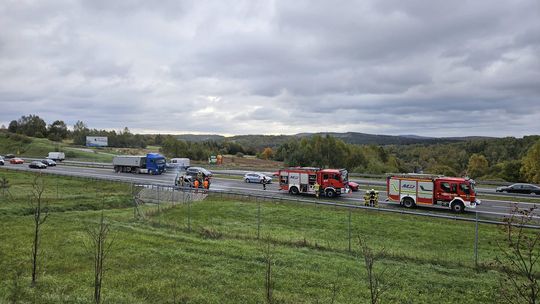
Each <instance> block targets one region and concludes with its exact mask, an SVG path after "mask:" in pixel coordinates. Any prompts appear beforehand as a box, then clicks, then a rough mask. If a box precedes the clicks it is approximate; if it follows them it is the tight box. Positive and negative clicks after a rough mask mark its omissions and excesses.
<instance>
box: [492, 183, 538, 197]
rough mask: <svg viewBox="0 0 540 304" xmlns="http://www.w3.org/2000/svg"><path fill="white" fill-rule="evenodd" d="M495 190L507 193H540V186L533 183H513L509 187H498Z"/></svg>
mask: <svg viewBox="0 0 540 304" xmlns="http://www.w3.org/2000/svg"><path fill="white" fill-rule="evenodd" d="M495 191H497V192H506V193H522V194H533V193H534V194H536V195H540V187H538V186H536V185H531V184H513V185H510V186H508V187H498V188H497V189H496V190H495Z"/></svg>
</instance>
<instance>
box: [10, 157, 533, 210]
mask: <svg viewBox="0 0 540 304" xmlns="http://www.w3.org/2000/svg"><path fill="white" fill-rule="evenodd" d="M0 168H2V167H1V166H0ZM3 168H4V169H15V170H24V171H32V172H38V171H40V170H39V169H30V168H28V164H27V163H25V164H22V165H13V164H9V163H6V164H5V166H3ZM42 171H43V172H46V173H52V174H61V175H67V176H76V177H88V178H96V179H107V180H118V181H125V182H135V183H151V184H161V185H173V184H174V179H175V177H176V174H177V173H176V172H166V173H164V174H162V175H145V174H130V173H115V172H114V171H113V170H112V169H109V168H89V167H76V166H65V165H58V166H56V167H49V168H47V169H42ZM221 173H224V172H223V171H222V172H221ZM233 173H237V172H233ZM355 181H356V180H355ZM358 182H359V184H360V191H359V192H352V193H349V194H345V195H342V196H341V197H339V198H336V199H333V200H334V201H337V202H343V203H347V204H363V197H362V196H363V191H365V190H367V189H368V188H370V187H371V186H372V185H378V184H381V185H383V184H384V182H383V181H373V180H358ZM210 189H213V190H222V191H235V192H245V193H251V194H265V193H266V194H271V195H275V196H278V195H284V196H287V197H290V196H291V195H290V194H289V193H286V192H284V191H280V190H279V188H278V185H277V184H276V183H272V184H269V185H267V187H266V190H263V187H262V185H261V184H252V183H245V182H244V181H243V180H241V179H238V176H237V178H236V179H234V178H219V177H215V178H213V179H212V183H211V187H210ZM482 190H486V191H488V190H493V194H495V192H494V189H482ZM520 197H521V195H520ZM527 197H530V198H532V199H534V201H535V202H536V203H535V202H530V203H524V202H521V203H517V204H518V206H519V207H521V208H529V207H532V206H534V205H536V204H540V197H538V196H536V197H535V196H534V195H532V196H527ZM302 198H305V199H315V198H314V197H313V196H303V197H302ZM513 198H515V197H514V196H505V197H504V200H499V199H492V198H490V197H489V196H487V195H486V196H485V197H484V196H483V195H479V199H480V200H481V201H482V204H481V205H480V206H478V207H477V208H476V209H469V210H467V211H466V214H467V213H469V214H470V213H474V211H475V210H477V211H479V212H480V214H482V215H486V216H495V217H503V216H506V215H508V214H509V212H510V210H511V208H512V207H513V206H514V204H515V203H514V202H513V201H512V199H513ZM320 199H324V200H330V199H325V198H324V197H321V198H320ZM385 199H386V192H385V191H379V205H380V207H381V208H403V207H401V206H399V205H398V204H393V203H387V202H385ZM415 211H417V212H436V213H441V212H442V213H448V214H451V211H450V210H449V209H447V208H442V207H438V208H437V207H433V208H426V207H418V208H416V210H415ZM538 218H539V219H540V212H538Z"/></svg>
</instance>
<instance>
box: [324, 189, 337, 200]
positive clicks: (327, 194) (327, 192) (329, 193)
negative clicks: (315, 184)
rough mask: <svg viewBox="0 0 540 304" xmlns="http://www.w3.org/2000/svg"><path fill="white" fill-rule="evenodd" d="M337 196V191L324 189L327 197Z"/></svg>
mask: <svg viewBox="0 0 540 304" xmlns="http://www.w3.org/2000/svg"><path fill="white" fill-rule="evenodd" d="M336 196H337V193H336V191H334V190H332V189H328V190H326V197H328V198H334V197H336Z"/></svg>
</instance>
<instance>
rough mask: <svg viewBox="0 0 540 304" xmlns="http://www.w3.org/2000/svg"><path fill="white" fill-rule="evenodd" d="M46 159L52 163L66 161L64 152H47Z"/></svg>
mask: <svg viewBox="0 0 540 304" xmlns="http://www.w3.org/2000/svg"><path fill="white" fill-rule="evenodd" d="M47 158H48V159H52V160H54V161H63V160H64V159H66V155H65V154H64V152H49V155H48V156H47Z"/></svg>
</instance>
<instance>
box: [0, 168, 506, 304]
mask: <svg viewBox="0 0 540 304" xmlns="http://www.w3.org/2000/svg"><path fill="white" fill-rule="evenodd" d="M2 177H5V178H7V179H8V180H9V182H10V185H11V187H10V189H9V192H10V193H11V195H2V196H1V199H0V303H4V302H9V301H10V300H12V299H13V298H16V297H18V299H19V300H20V302H21V303H26V302H35V303H90V302H91V300H92V298H91V295H92V292H93V289H92V274H93V273H92V266H93V264H92V259H91V255H90V254H89V253H88V252H87V251H86V250H85V247H84V245H83V244H84V243H85V242H87V239H88V237H87V235H86V233H85V228H86V227H89V226H92V227H93V226H95V225H96V224H97V221H98V218H99V215H100V211H99V210H100V209H101V207H102V206H104V208H105V211H104V214H105V217H106V219H107V221H108V222H109V223H110V224H111V228H112V233H113V237H114V246H113V251H112V253H111V256H110V258H109V260H107V261H106V265H107V272H106V274H105V279H104V290H103V297H104V300H105V303H264V275H265V265H264V258H263V248H264V247H265V244H266V241H264V240H259V239H257V234H258V232H259V234H260V236H261V238H268V239H270V240H271V244H272V246H271V248H272V253H273V256H274V261H275V264H274V267H273V273H274V279H275V290H274V295H275V298H276V300H277V303H330V300H331V297H332V290H331V286H332V285H335V286H336V287H337V296H336V301H335V303H368V302H369V299H368V297H369V290H368V288H367V284H366V281H365V274H366V272H365V269H364V266H363V263H362V257H361V256H359V255H358V253H357V252H358V242H357V236H358V235H361V236H363V237H365V238H366V239H367V241H368V242H369V244H371V246H373V247H374V248H376V249H380V248H383V247H384V248H385V249H386V250H387V254H386V255H385V257H384V259H382V261H381V262H380V263H379V264H377V266H376V270H377V271H381V270H382V269H387V272H386V276H385V282H386V284H389V285H390V286H391V288H390V289H389V291H388V292H387V293H386V294H385V295H384V299H383V303H493V302H497V299H498V293H497V292H498V279H499V277H500V273H499V272H498V270H497V268H496V267H495V266H493V261H494V259H495V257H496V256H497V255H498V254H499V252H498V246H497V244H498V242H500V241H501V240H502V238H503V234H502V232H501V231H500V230H499V229H498V228H496V227H494V226H491V225H480V247H479V259H480V265H481V267H480V268H479V269H476V268H475V265H474V255H473V253H474V250H473V246H474V224H469V223H463V222H456V221H451V220H440V219H429V218H420V217H413V216H401V215H392V214H382V213H377V212H369V211H362V210H359V211H354V212H351V235H352V236H353V238H352V239H353V240H352V249H353V250H352V252H349V251H348V246H349V245H348V244H349V241H348V240H349V238H348V235H349V234H348V231H349V230H348V223H349V222H348V218H349V212H348V211H347V210H345V209H340V208H330V207H322V206H319V207H315V206H310V205H297V204H291V203H279V202H257V201H245V200H241V199H235V198H225V197H217V196H214V197H208V198H207V199H206V200H204V201H202V202H194V203H192V204H189V205H177V206H174V207H172V208H164V209H163V211H162V212H159V213H158V212H156V207H145V209H146V211H152V212H148V213H147V217H146V218H145V219H135V218H134V209H133V208H132V202H131V191H132V189H131V187H130V186H129V185H126V184H118V183H111V182H103V181H93V180H85V179H75V178H65V177H56V176H50V175H43V178H44V179H45V183H46V186H47V190H46V193H45V194H46V195H45V197H46V199H47V201H48V202H49V204H50V208H51V215H50V217H49V219H48V220H47V222H46V223H45V225H44V226H43V227H44V230H43V233H42V243H41V244H42V245H41V246H42V247H41V249H42V251H41V256H42V260H41V263H40V268H39V278H38V285H37V287H36V288H30V287H29V286H30V268H31V264H30V253H31V246H32V228H33V226H32V218H31V215H30V214H31V213H30V210H29V209H28V204H27V200H28V194H29V191H30V189H31V181H32V180H33V178H34V177H35V175H34V174H32V173H22V172H14V171H8V170H4V169H0V178H2ZM57 191H58V192H57ZM0 194H2V193H1V192H0ZM259 206H260V226H259V225H258V221H257V218H258V214H259V213H258V212H259ZM258 227H260V230H258ZM188 228H190V229H188ZM18 272H19V274H20V275H17V273H18Z"/></svg>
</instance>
